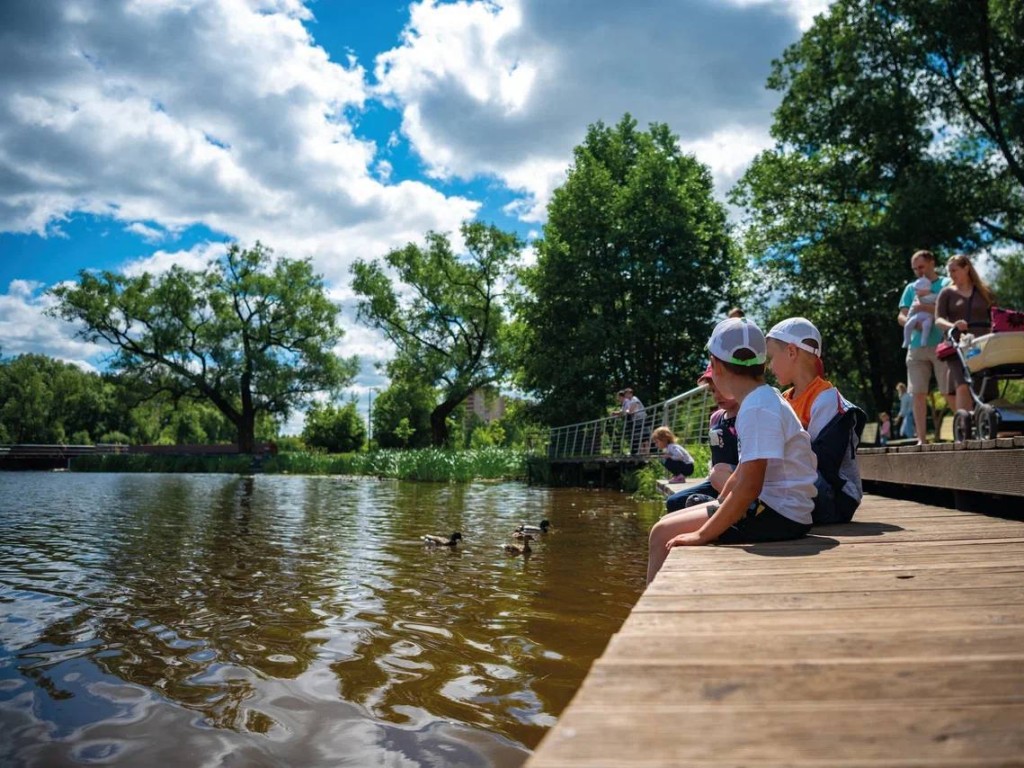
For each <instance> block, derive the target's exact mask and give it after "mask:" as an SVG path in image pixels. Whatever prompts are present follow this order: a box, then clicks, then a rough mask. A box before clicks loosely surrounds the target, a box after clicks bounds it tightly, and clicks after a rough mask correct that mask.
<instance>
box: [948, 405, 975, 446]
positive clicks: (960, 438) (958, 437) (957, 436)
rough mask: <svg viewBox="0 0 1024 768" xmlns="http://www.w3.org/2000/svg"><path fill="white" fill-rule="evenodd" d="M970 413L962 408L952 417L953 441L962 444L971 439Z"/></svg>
mask: <svg viewBox="0 0 1024 768" xmlns="http://www.w3.org/2000/svg"><path fill="white" fill-rule="evenodd" d="M971 431H972V430H971V412H970V411H965V410H963V409H962V408H961V409H960V410H959V411H957V412H956V415H955V416H954V417H953V441H954V442H957V443H962V442H964V441H965V440H970V439H971Z"/></svg>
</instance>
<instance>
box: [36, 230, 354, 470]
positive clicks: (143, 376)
mask: <svg viewBox="0 0 1024 768" xmlns="http://www.w3.org/2000/svg"><path fill="white" fill-rule="evenodd" d="M53 295H54V296H55V297H56V299H57V301H58V304H57V306H56V307H55V308H54V309H53V310H52V311H53V313H54V314H55V315H56V316H59V317H63V318H64V319H65V320H69V321H74V322H79V323H81V324H82V327H81V329H80V330H79V331H78V335H79V336H80V337H82V338H85V339H87V340H89V341H94V342H95V341H103V342H106V343H108V344H110V345H112V346H113V347H114V348H115V354H114V357H113V366H114V367H115V368H116V369H119V370H120V371H122V372H124V373H125V374H129V375H131V376H132V377H133V378H135V379H136V380H138V381H139V382H140V383H142V384H152V385H153V386H154V387H156V388H158V389H160V390H164V391H166V392H168V393H169V394H170V395H171V396H172V397H174V398H178V399H185V400H188V399H196V400H205V401H207V402H209V403H211V404H213V405H214V406H215V407H216V408H217V409H218V410H219V411H220V412H221V413H222V414H224V416H225V417H226V418H227V419H228V421H230V422H231V424H232V425H233V426H234V428H235V431H236V433H237V441H238V446H239V450H240V451H242V452H243V453H252V451H253V449H254V444H255V433H256V424H257V420H258V418H259V417H261V416H262V415H266V416H271V417H284V416H286V415H287V414H288V413H289V412H290V411H291V410H292V409H293V408H295V407H297V406H299V405H300V404H302V403H304V402H305V401H306V400H308V398H309V397H310V396H311V395H313V394H314V393H316V392H322V391H329V392H330V391H336V390H338V389H340V388H341V387H343V386H345V385H346V384H347V383H348V382H349V381H351V379H352V377H353V376H354V374H355V372H356V370H357V365H356V360H355V358H348V359H340V358H338V357H337V356H336V355H335V354H334V352H333V348H334V346H335V345H336V344H337V343H338V341H339V340H340V338H341V336H342V331H341V329H340V328H339V327H338V325H337V308H336V307H335V306H334V305H333V304H332V303H331V301H330V300H329V299H328V297H327V294H326V292H325V289H324V284H323V281H322V279H321V278H320V277H319V276H318V275H315V274H314V273H313V269H312V265H311V264H310V262H309V261H308V260H290V259H284V258H282V259H277V260H276V261H275V260H274V259H273V258H272V253H271V251H270V250H269V249H268V248H265V247H264V246H263V245H261V244H260V243H256V245H255V246H254V247H253V248H251V249H248V250H243V249H242V248H241V247H240V246H238V245H231V246H230V247H229V248H228V250H227V253H226V254H225V255H224V256H222V257H220V258H218V259H214V260H212V261H211V262H210V264H209V265H208V267H207V269H206V270H205V271H189V270H185V269H183V268H181V267H178V266H174V267H172V268H171V269H170V270H169V271H168V272H167V273H165V274H163V275H161V276H156V277H155V276H153V275H151V274H148V273H146V274H143V275H141V276H138V277H128V276H125V275H118V274H114V273H111V272H102V273H100V274H98V275H96V274H90V273H87V272H82V273H81V274H80V278H79V281H78V283H77V284H75V285H67V286H60V287H57V288H55V289H53Z"/></svg>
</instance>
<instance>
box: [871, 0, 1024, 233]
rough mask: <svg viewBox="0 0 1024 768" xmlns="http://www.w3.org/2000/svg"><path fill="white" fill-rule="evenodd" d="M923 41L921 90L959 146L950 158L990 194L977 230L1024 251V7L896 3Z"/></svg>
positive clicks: (974, 0)
mask: <svg viewBox="0 0 1024 768" xmlns="http://www.w3.org/2000/svg"><path fill="white" fill-rule="evenodd" d="M883 12H885V13H892V14H893V16H894V23H895V24H901V25H904V26H905V27H906V29H907V31H908V33H909V34H910V35H912V37H913V39H915V40H916V41H917V46H918V51H919V53H920V59H919V61H920V71H921V73H922V77H921V79H920V87H921V89H922V92H923V93H924V94H926V98H927V100H928V101H929V103H932V104H934V105H935V107H936V108H937V110H938V112H939V114H940V115H941V116H942V118H944V119H945V121H946V123H947V124H948V126H949V128H950V133H951V134H952V136H953V137H954V138H955V139H956V140H955V141H950V142H948V145H947V147H946V148H945V150H944V155H945V156H946V157H947V158H949V159H953V158H955V159H956V162H957V163H958V164H962V165H965V166H967V167H968V168H970V169H971V170H972V171H973V174H972V175H973V176H974V179H975V181H976V183H978V184H979V186H980V187H981V189H982V190H986V191H989V192H991V194H989V195H988V200H989V203H990V205H991V209H990V210H989V211H983V212H982V213H981V215H979V217H978V218H977V219H976V223H977V224H978V225H979V226H980V227H982V228H983V229H984V230H986V231H987V234H988V236H989V237H990V238H992V239H994V240H1001V239H1009V240H1012V241H1014V242H1016V243H1017V244H1024V99H1022V98H1021V94H1022V93H1024V45H1021V40H1024V2H1021V0H900V1H899V2H896V0H890V4H889V5H888V7H885V6H883Z"/></svg>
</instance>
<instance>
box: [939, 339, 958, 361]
mask: <svg viewBox="0 0 1024 768" xmlns="http://www.w3.org/2000/svg"><path fill="white" fill-rule="evenodd" d="M955 354H956V344H950V343H949V342H948V341H940V342H939V345H938V346H937V347H935V356H936V357H937V358H939V360H948V359H949V358H951V357H952V356H953V355H955Z"/></svg>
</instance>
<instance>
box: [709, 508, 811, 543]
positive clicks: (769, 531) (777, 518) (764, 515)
mask: <svg viewBox="0 0 1024 768" xmlns="http://www.w3.org/2000/svg"><path fill="white" fill-rule="evenodd" d="M718 507H719V505H718V504H712V505H710V506H709V507H708V517H711V516H712V515H713V514H715V512H717V511H718ZM810 530H811V526H810V525H806V524H804V523H798V522H796V521H795V520H790V519H789V518H788V517H786V516H785V515H782V514H779V513H778V512H776V511H775V510H774V509H772V508H771V507H769V506H768V505H767V504H765V503H764V502H763V501H761V500H760V499H757V500H755V501H754V502H753V503H752V504H751V505H750V506H749V507H747V514H745V515H744V516H743V517H742V518H740V520H738V521H737V522H736V523H734V524H733V525H732V526H730V527H729V528H727V529H726V530H725V532H724V533H722V535H721V536H719V537H718V538H717V539H716V541H717V542H718V543H719V544H754V543H756V542H759V541H789V540H790V539H799V538H801V537H802V536H806V535H807V533H808V531H810Z"/></svg>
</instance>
